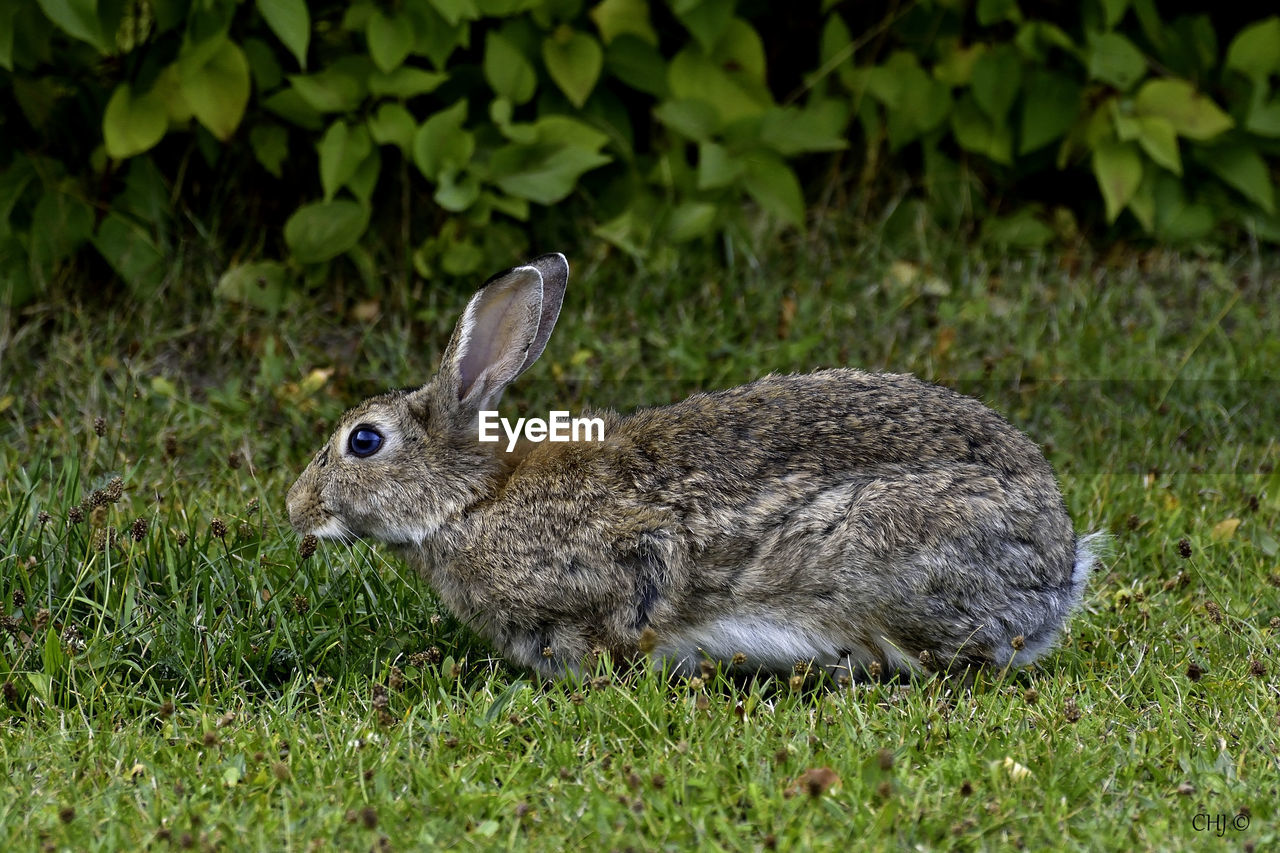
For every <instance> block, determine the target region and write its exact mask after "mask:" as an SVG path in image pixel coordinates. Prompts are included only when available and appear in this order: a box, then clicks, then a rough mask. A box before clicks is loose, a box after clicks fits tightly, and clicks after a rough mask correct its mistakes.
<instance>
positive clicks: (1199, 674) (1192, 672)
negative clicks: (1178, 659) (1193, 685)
mask: <svg viewBox="0 0 1280 853" xmlns="http://www.w3.org/2000/svg"><path fill="white" fill-rule="evenodd" d="M1204 672H1205V669H1204V667H1202V666H1201V665H1200V664H1198V663H1196V662H1195V661H1192V662H1191V663H1189V664H1187V678H1188V679H1190V680H1191V681H1199V680H1200V679H1201V678H1203V677H1204Z"/></svg>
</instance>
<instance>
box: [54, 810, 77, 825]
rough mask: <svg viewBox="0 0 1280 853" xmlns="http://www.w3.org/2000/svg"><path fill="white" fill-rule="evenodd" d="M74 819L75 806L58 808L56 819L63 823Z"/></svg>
mask: <svg viewBox="0 0 1280 853" xmlns="http://www.w3.org/2000/svg"><path fill="white" fill-rule="evenodd" d="M75 819H76V810H75V806H63V807H62V808H60V809H58V820H60V821H62V822H63V823H71V821H73V820H75Z"/></svg>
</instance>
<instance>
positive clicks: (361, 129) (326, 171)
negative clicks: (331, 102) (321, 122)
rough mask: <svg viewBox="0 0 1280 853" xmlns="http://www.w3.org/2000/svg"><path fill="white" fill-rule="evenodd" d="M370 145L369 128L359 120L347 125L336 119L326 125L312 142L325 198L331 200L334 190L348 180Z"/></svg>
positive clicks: (371, 145)
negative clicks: (318, 157) (315, 151)
mask: <svg viewBox="0 0 1280 853" xmlns="http://www.w3.org/2000/svg"><path fill="white" fill-rule="evenodd" d="M372 149H373V143H372V141H371V140H370V138H369V130H368V128H366V127H365V126H364V125H363V124H358V125H356V126H355V127H351V126H349V125H348V124H347V123H346V122H345V121H341V120H339V121H335V122H334V123H333V124H331V125H330V126H329V129H328V130H327V131H325V134H324V136H322V137H321V138H320V142H319V143H318V144H317V145H316V150H317V152H318V153H319V155H320V185H321V186H322V187H323V189H324V200H325V201H331V200H332V199H333V195H334V193H336V192H337V191H338V190H339V189H340V188H341V187H342V186H343V185H345V184H346V183H347V181H349V180H351V177H352V175H354V174H355V173H356V169H358V168H359V167H360V164H361V163H362V162H363V161H364V159H365V158H366V157H368V156H369V152H370V151H371V150H372Z"/></svg>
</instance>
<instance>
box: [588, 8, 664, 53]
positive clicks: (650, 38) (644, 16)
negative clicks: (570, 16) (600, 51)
mask: <svg viewBox="0 0 1280 853" xmlns="http://www.w3.org/2000/svg"><path fill="white" fill-rule="evenodd" d="M591 20H593V21H595V22H596V27H597V28H598V29H599V30H600V38H602V39H604V42H605V44H609V43H610V42H612V41H613V40H614V39H616V38H617V37H618V36H621V35H632V36H635V37H636V38H639V39H640V40H641V41H644V42H646V43H648V44H650V45H652V46H654V47H657V45H658V33H657V32H656V31H655V30H654V29H653V24H651V23H649V4H648V3H647V2H646V0H604V2H602V3H601V4H600V5H598V6H596V7H595V8H594V9H592V10H591Z"/></svg>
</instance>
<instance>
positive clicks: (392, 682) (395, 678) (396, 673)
mask: <svg viewBox="0 0 1280 853" xmlns="http://www.w3.org/2000/svg"><path fill="white" fill-rule="evenodd" d="M387 686H388V687H390V688H391V689H392V690H396V691H399V690H400V689H402V688H403V687H404V671H403V670H401V669H400V667H398V666H393V667H391V674H390V675H388V676H387Z"/></svg>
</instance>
